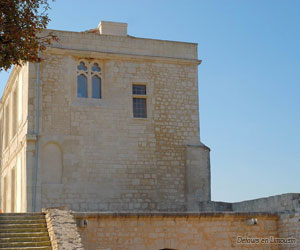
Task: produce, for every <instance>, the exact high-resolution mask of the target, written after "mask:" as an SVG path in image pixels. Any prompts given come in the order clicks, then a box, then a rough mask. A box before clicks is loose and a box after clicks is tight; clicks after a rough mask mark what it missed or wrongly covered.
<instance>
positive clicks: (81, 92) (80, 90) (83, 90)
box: [77, 74, 88, 98]
mask: <svg viewBox="0 0 300 250" xmlns="http://www.w3.org/2000/svg"><path fill="white" fill-rule="evenodd" d="M77 97H82V98H87V97H88V94H87V77H86V76H85V75H84V74H80V75H79V76H77Z"/></svg>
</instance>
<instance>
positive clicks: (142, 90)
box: [132, 84, 147, 118]
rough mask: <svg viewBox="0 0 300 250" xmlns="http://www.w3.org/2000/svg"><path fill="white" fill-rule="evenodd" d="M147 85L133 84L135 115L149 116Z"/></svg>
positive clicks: (136, 116) (139, 116)
mask: <svg viewBox="0 0 300 250" xmlns="http://www.w3.org/2000/svg"><path fill="white" fill-rule="evenodd" d="M146 94H147V92H146V85H138V84H133V85H132V95H133V99H132V103H133V117H135V118H147V98H146V96H145V95H146Z"/></svg>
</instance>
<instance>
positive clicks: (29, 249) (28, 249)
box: [1, 246, 52, 250]
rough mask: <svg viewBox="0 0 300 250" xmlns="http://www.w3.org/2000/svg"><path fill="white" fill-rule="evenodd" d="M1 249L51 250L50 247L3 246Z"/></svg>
mask: <svg viewBox="0 0 300 250" xmlns="http://www.w3.org/2000/svg"><path fill="white" fill-rule="evenodd" d="M1 250H52V247H50V246H47V247H5V248H1Z"/></svg>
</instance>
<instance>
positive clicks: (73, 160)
mask: <svg viewBox="0 0 300 250" xmlns="http://www.w3.org/2000/svg"><path fill="white" fill-rule="evenodd" d="M59 34H61V35H62V40H61V41H60V47H64V46H67V45H66V41H69V42H71V41H72V42H73V40H72V39H73V38H74V36H73V33H69V32H65V33H59ZM76 36H77V37H80V38H82V40H80V46H81V47H78V48H81V49H82V50H78V51H77V50H68V49H51V48H49V49H48V50H47V51H46V52H44V53H43V54H42V63H41V108H40V136H39V142H40V156H39V170H38V174H39V178H38V179H39V182H38V191H37V200H38V210H40V209H41V208H42V207H51V206H61V205H68V206H69V208H70V209H72V210H75V211H122V210H126V211H128V210H131V211H185V210H186V207H187V193H186V192H187V190H186V167H187V161H188V159H187V154H186V152H187V144H191V145H193V144H196V145H197V144H199V143H200V139H199V113H198V112H199V111H198V79H197V78H198V70H197V67H198V62H195V61H193V60H190V59H189V60H182V59H180V58H175V57H176V56H177V57H180V53H183V51H185V48H186V46H187V47H188V48H189V49H188V50H189V53H193V56H194V57H196V56H197V55H196V54H195V53H196V50H195V48H196V45H193V44H192V45H187V44H185V43H183V44H181V43H172V42H162V41H158V42H156V41H152V40H150V41H148V40H144V39H141V42H144V43H145V44H144V45H145V49H149V48H148V46H150V45H149V44H151V46H152V47H151V49H149V51H152V52H149V55H150V54H151V55H152V56H155V58H154V57H149V56H144V55H143V54H142V52H141V51H139V50H138V48H137V47H138V45H134V42H132V43H131V42H130V41H133V40H130V38H110V36H103V37H100V36H98V37H97V39H98V40H97V41H98V43H99V44H98V45H94V46H96V47H95V48H98V47H97V46H100V45H101V46H104V45H105V44H106V45H105V46H108V44H109V42H111V47H112V49H111V50H110V51H109V53H108V52H107V53H102V52H101V53H100V52H88V51H85V50H83V47H84V46H86V47H87V48H89V45H90V44H93V39H95V37H94V35H92V36H90V34H89V35H86V34H76ZM114 39H120V43H121V45H120V44H119V43H118V44H119V45H118V46H119V47H120V49H122V50H124V51H125V50H126V51H127V52H128V53H130V52H132V55H130V56H128V55H127V56H126V55H124V54H126V53H124V54H122V55H121V54H116V53H112V51H113V50H114V46H117V43H116V44H115V43H114V42H113V41H114ZM76 41H77V40H76V39H74V46H75V47H76V46H77V45H78V44H77V43H76ZM139 42H140V40H139ZM76 44H77V45H76ZM105 46H104V47H103V49H104V50H105V48H106V47H105ZM128 46H129V47H128ZM130 46H131V47H130ZM101 48H102V47H101ZM130 48H131V49H130ZM133 48H137V49H136V50H133ZM163 48H168V49H166V53H171V51H174V54H173V58H171V59H170V58H167V54H164V53H162V54H160V51H163ZM190 48H191V49H190ZM97 50H98V49H97ZM99 50H100V49H99ZM176 50H180V51H181V50H182V51H181V52H175V51H176ZM101 51H102V49H101ZM124 51H123V52H124ZM119 52H120V51H119ZM133 52H134V53H133ZM128 53H127V54H128ZM178 53H179V54H178ZM133 54H134V55H133ZM137 55H138V56H137ZM158 55H161V57H159V56H158ZM170 55H171V54H170ZM163 56H164V57H163ZM187 58H191V57H189V56H187ZM81 60H84V61H85V62H87V63H89V62H91V63H93V62H96V63H98V65H100V66H101V70H102V99H92V98H84V99H83V98H77V92H76V91H77V89H76V88H77V87H76V86H77V82H76V81H77V66H78V64H79V62H80V61H81ZM31 68H32V70H33V72H32V74H31V75H32V78H30V81H31V82H32V84H30V86H29V92H30V93H34V88H35V82H36V79H35V76H36V75H37V74H36V72H34V70H35V69H36V68H35V67H31ZM133 84H145V85H146V88H147V96H146V98H147V118H142V119H137V118H133V111H132V98H133V95H132V85H133ZM90 87H91V86H89V88H90ZM33 97H34V95H33ZM29 105H30V110H35V106H34V105H35V101H34V99H33V101H30V104H29ZM34 124H35V113H34V112H32V113H31V116H30V117H29V131H31V130H32V131H34ZM28 148H30V149H29V150H28V155H27V156H28V159H29V160H28V169H33V159H34V157H35V155H34V151H33V150H34V143H32V145H31V146H30V145H28ZM199 152H201V150H200V151H199ZM208 154H209V152H208V153H207V152H206V153H205V155H206V156H205V157H206V159H209V155H208ZM30 159H31V160H30ZM203 159H204V158H202V160H199V161H197V163H199V164H201V162H204V163H205V164H209V162H208V160H205V161H203ZM54 161H55V162H54ZM200 169H201V168H197V167H196V168H195V170H196V171H199V170H200ZM49 171H50V172H49ZM201 171H202V172H203V173H204V172H205V171H206V173H204V176H203V178H204V179H205V178H208V176H209V165H206V166H203V167H202V170H201ZM197 174H199V173H197ZM200 175H201V174H200ZM208 183H209V180H206V181H205V183H202V182H201V179H200V180H199V183H198V184H197V185H198V188H199V187H200V186H203V187H205V188H204V189H203V193H202V194H201V196H199V197H200V199H205V200H206V199H209V198H210V186H209V185H208Z"/></svg>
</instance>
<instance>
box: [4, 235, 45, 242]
mask: <svg viewBox="0 0 300 250" xmlns="http://www.w3.org/2000/svg"><path fill="white" fill-rule="evenodd" d="M41 241H50V238H49V236H44V237H13V238H0V243H7V242H41Z"/></svg>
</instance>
